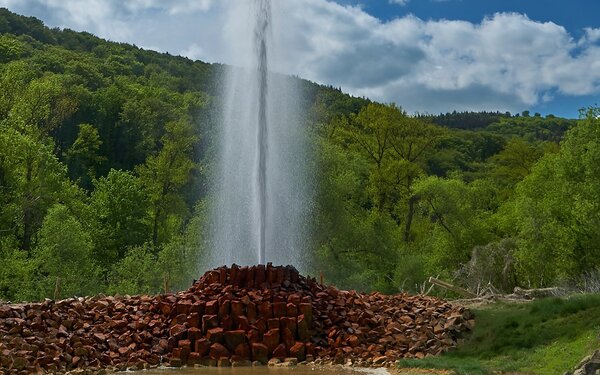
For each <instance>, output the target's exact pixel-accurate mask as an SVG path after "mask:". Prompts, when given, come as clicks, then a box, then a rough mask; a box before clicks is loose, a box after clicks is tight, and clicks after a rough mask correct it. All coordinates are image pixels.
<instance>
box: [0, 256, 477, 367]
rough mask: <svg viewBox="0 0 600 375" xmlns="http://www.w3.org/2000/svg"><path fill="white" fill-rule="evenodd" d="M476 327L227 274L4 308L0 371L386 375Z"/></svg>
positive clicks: (427, 300) (292, 273)
mask: <svg viewBox="0 0 600 375" xmlns="http://www.w3.org/2000/svg"><path fill="white" fill-rule="evenodd" d="M473 324H474V321H473V320H472V317H471V314H470V312H469V311H468V310H467V309H465V308H461V307H456V306H453V305H451V304H449V303H447V302H445V301H442V300H439V299H436V298H433V297H425V296H410V295H407V294H398V295H393V296H386V295H383V294H380V293H371V294H361V293H358V292H355V291H340V290H338V289H336V288H333V287H327V286H324V285H321V284H319V283H317V282H316V280H314V279H311V278H305V277H303V276H301V275H299V274H298V272H297V271H296V270H295V269H294V268H293V267H290V266H287V267H273V266H271V265H267V266H264V265H262V266H261V265H259V266H253V267H237V266H235V265H234V266H232V267H231V268H226V267H222V268H219V269H215V270H212V271H209V272H207V273H206V274H205V275H204V276H203V277H202V278H201V279H200V280H199V281H198V282H196V283H195V284H194V285H193V286H192V287H191V288H190V289H189V290H187V291H185V292H181V293H178V294H170V295H160V296H134V297H128V296H126V297H122V298H120V297H105V296H96V297H92V298H76V299H68V300H64V301H58V302H54V301H45V302H43V303H38V304H25V305H1V306H0V373H2V372H5V373H23V374H25V373H31V372H43V371H46V372H65V371H69V370H73V369H89V370H91V371H96V370H100V369H106V368H109V369H117V370H123V369H143V368H149V367H154V366H158V365H169V366H182V365H185V364H187V365H195V364H198V365H213V366H216V365H220V366H229V365H233V366H239V365H250V364H252V362H254V364H259V363H261V364H266V363H267V362H268V361H269V360H270V359H273V358H276V359H285V358H288V359H289V358H295V359H296V360H297V361H306V360H309V361H310V360H317V361H323V362H324V363H353V364H354V365H359V366H385V365H389V364H391V363H393V362H394V361H396V360H397V359H399V358H422V357H425V356H429V355H438V354H440V353H442V352H444V351H446V350H448V349H449V348H451V347H453V346H455V345H456V343H457V340H459V338H460V336H461V335H462V334H463V333H464V332H466V331H468V330H469V329H470V328H471V327H472V325H473ZM288 361H289V360H288Z"/></svg>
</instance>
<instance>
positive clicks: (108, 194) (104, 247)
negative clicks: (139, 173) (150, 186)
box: [87, 169, 151, 270]
mask: <svg viewBox="0 0 600 375" xmlns="http://www.w3.org/2000/svg"><path fill="white" fill-rule="evenodd" d="M93 186H94V190H93V192H92V194H91V197H90V204H89V210H88V212H89V213H88V215H87V216H88V223H89V227H90V232H91V234H92V238H93V239H94V243H95V244H96V249H95V252H94V259H96V261H97V262H98V264H99V265H102V267H103V269H104V270H108V269H110V267H111V265H112V264H113V263H115V262H117V261H118V260H120V259H122V258H123V257H124V256H125V254H126V252H127V249H128V248H129V247H133V246H141V245H143V244H144V243H145V242H146V241H148V240H149V239H150V238H151V226H150V217H149V214H148V211H149V209H150V203H149V200H148V195H147V191H146V190H145V188H144V186H143V184H142V181H141V180H140V179H139V178H138V177H136V176H135V175H134V174H133V173H131V172H127V171H121V170H115V169H111V170H110V171H109V172H108V175H107V176H106V177H101V178H100V179H98V180H94V185H93Z"/></svg>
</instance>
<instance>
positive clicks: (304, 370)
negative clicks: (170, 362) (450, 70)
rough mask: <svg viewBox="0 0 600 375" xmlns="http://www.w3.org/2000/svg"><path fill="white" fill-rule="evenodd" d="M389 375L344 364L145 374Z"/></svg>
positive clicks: (170, 370) (158, 371) (162, 371)
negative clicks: (344, 365)
mask: <svg viewBox="0 0 600 375" xmlns="http://www.w3.org/2000/svg"><path fill="white" fill-rule="evenodd" d="M147 374H151V375H170V374H172V375H191V374H205V375H341V374H354V375H361V374H362V375H389V372H388V371H387V370H386V369H385V368H376V369H370V368H353V367H342V366H328V367H319V366H296V367H271V366H260V367H197V368H194V367H186V368H179V369H171V368H168V369H167V368H165V369H157V370H152V371H147V372H146V371H145V372H144V375H147Z"/></svg>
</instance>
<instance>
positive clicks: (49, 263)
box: [35, 204, 100, 298]
mask: <svg viewBox="0 0 600 375" xmlns="http://www.w3.org/2000/svg"><path fill="white" fill-rule="evenodd" d="M39 238H40V240H39V245H38V246H37V247H36V249H35V261H36V263H37V264H38V267H39V272H40V280H39V281H40V288H39V290H40V296H39V297H40V298H43V297H53V296H54V294H55V293H56V294H58V297H62V298H64V297H71V296H74V295H79V296H83V295H91V294H94V293H97V292H98V291H99V290H100V284H99V283H98V272H97V267H96V266H95V264H94V262H93V260H92V259H93V258H92V252H93V249H94V244H93V242H92V239H91V237H90V235H89V234H88V233H87V232H86V231H85V230H84V227H83V225H81V223H80V222H79V221H78V220H77V219H76V218H75V216H74V215H73V214H72V213H71V212H69V209H68V208H67V207H66V206H64V205H62V204H56V205H54V206H53V207H52V208H50V209H49V210H48V214H47V215H46V217H45V218H44V223H43V225H42V227H41V228H40V233H39Z"/></svg>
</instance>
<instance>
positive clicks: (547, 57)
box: [0, 0, 600, 112]
mask: <svg viewBox="0 0 600 375" xmlns="http://www.w3.org/2000/svg"><path fill="white" fill-rule="evenodd" d="M247 1H248V0H218V1H217V0H131V1H127V2H122V1H120V0H85V1H84V0H0V6H7V7H8V8H9V9H11V10H14V11H16V12H20V13H24V14H28V15H35V16H37V17H40V18H42V19H43V20H44V21H46V22H47V23H48V24H49V25H51V26H62V27H70V28H74V29H77V30H87V31H90V32H93V33H95V34H97V35H99V36H101V37H105V38H110V39H113V40H118V41H127V42H131V43H135V44H137V45H142V46H156V47H157V48H158V49H160V50H163V51H169V52H170V53H173V54H183V55H186V56H188V57H190V58H194V59H198V58H199V59H203V60H205V61H209V62H225V63H237V64H241V63H243V61H241V60H240V59H239V58H238V57H239V55H240V54H239V53H238V51H239V50H240V48H242V47H241V46H240V43H239V41H238V43H234V42H232V41H233V40H234V39H235V38H236V35H237V34H236V33H237V32H238V31H237V30H239V29H241V28H243V27H242V26H241V24H243V23H244V22H247V19H248V17H249V16H248V14H247V12H246V13H244V12H245V11H244V7H245V6H247V4H248V2H247ZM400 2H405V1H400ZM272 4H273V13H274V16H273V34H274V41H275V43H276V45H277V46H278V48H277V51H278V53H277V54H276V55H275V56H274V58H275V61H274V65H275V67H276V70H278V71H281V72H285V73H290V74H297V75H299V76H301V77H305V78H308V79H311V80H314V81H317V82H322V83H325V84H332V85H334V86H341V87H342V88H343V89H344V90H346V91H349V92H351V93H353V94H356V95H365V96H368V97H371V98H373V99H376V100H382V101H386V102H391V101H395V102H397V103H398V104H400V105H401V106H403V107H404V108H406V109H407V110H409V111H420V112H425V111H428V112H438V111H446V110H453V109H457V110H467V109H468V110H479V109H494V110H495V109H498V110H502V111H504V110H510V111H520V110H522V109H523V108H526V107H529V106H533V105H535V104H537V103H542V102H545V101H547V100H550V99H551V98H553V97H555V96H556V95H561V94H562V95H590V94H598V93H600V46H599V45H598V42H599V41H600V28H588V29H585V30H584V35H583V36H582V37H581V38H579V39H578V40H575V39H574V38H573V36H572V35H571V34H570V33H569V32H568V31H567V30H566V29H565V28H564V27H562V26H560V25H557V24H555V23H552V22H537V21H534V20H531V19H529V18H528V17H527V16H525V15H522V14H515V13H498V14H495V15H493V16H490V17H488V18H485V19H483V20H482V21H481V22H480V23H471V22H466V21H452V20H427V21H426V20H422V19H419V18H417V17H414V16H410V15H409V16H405V17H402V18H396V19H393V20H391V21H386V22H384V21H382V20H379V19H377V18H375V17H373V16H371V15H369V14H367V13H366V12H365V11H364V10H363V9H361V8H359V7H353V6H344V5H340V4H338V3H335V2H332V1H326V0H302V1H300V0H294V1H274V2H273V3H272ZM232 14H234V15H236V16H235V17H233V18H232V17H231V15H232ZM232 46H234V47H232ZM230 47H232V48H230Z"/></svg>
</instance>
